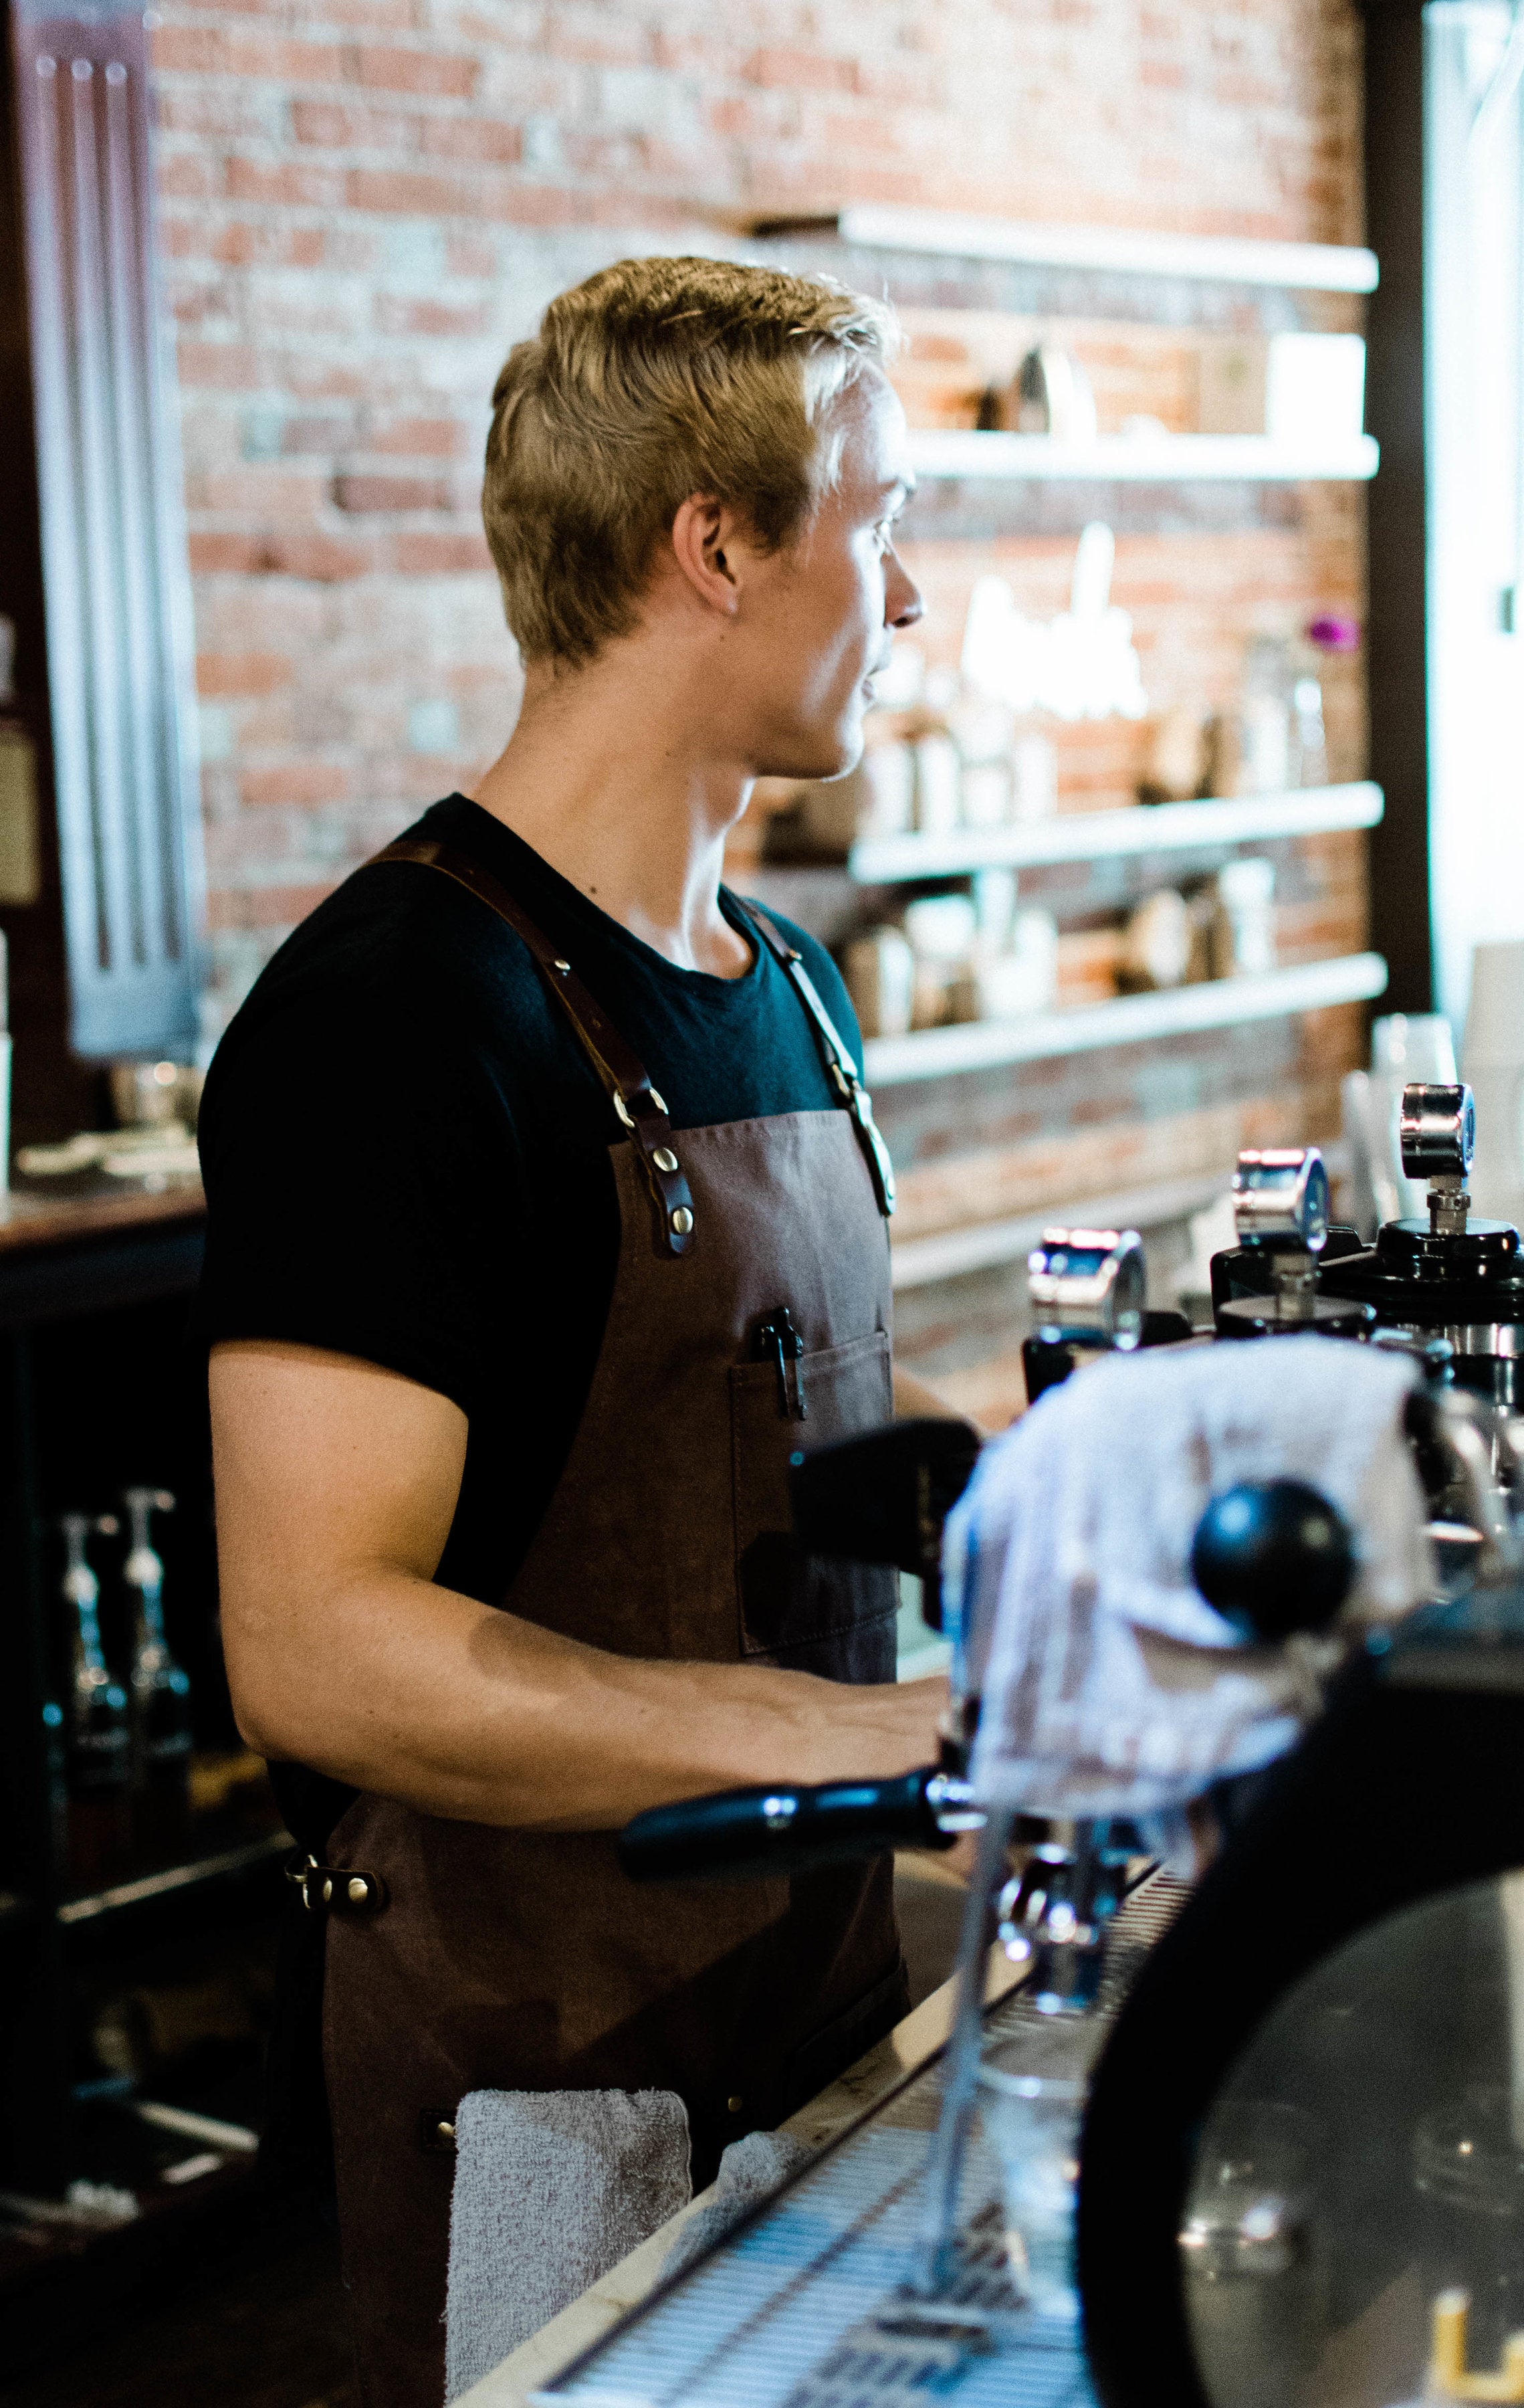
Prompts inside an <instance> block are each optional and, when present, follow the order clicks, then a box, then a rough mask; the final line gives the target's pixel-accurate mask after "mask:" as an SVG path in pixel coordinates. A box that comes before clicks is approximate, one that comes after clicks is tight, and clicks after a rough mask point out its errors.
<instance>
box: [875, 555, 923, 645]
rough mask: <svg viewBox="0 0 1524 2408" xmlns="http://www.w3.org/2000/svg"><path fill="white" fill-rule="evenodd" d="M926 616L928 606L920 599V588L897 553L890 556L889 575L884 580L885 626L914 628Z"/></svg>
mask: <svg viewBox="0 0 1524 2408" xmlns="http://www.w3.org/2000/svg"><path fill="white" fill-rule="evenodd" d="M925 615H926V605H925V603H924V602H923V601H922V600H921V598H920V588H919V585H918V584H917V583H916V581H915V579H914V578H913V577H912V576H911V575H910V574H909V572H908V570H907V569H906V567H905V565H904V561H903V560H902V559H901V558H900V555H899V553H898V552H892V551H891V552H890V555H889V575H888V577H887V578H886V579H885V581H884V624H885V626H886V627H913V626H914V625H915V624H916V621H917V620H918V619H923V618H924V617H925Z"/></svg>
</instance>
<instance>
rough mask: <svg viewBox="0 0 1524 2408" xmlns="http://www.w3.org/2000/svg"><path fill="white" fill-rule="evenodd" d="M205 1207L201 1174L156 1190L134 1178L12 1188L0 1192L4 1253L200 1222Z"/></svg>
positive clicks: (0, 1232)
mask: <svg viewBox="0 0 1524 2408" xmlns="http://www.w3.org/2000/svg"><path fill="white" fill-rule="evenodd" d="M206 1211H207V1198H206V1196H205V1194H204V1193H203V1190H202V1185H201V1182H200V1180H199V1179H177V1180H174V1181H172V1182H171V1183H169V1184H168V1185H167V1186H164V1187H162V1188H159V1189H157V1190H150V1188H148V1187H147V1186H145V1185H141V1184H139V1183H137V1182H136V1181H131V1182H129V1181H125V1180H112V1181H111V1182H110V1183H108V1184H107V1183H103V1184H102V1185H101V1187H99V1188H98V1189H93V1190H92V1192H91V1193H89V1194H88V1195H81V1194H79V1193H78V1188H77V1187H71V1188H70V1190H69V1192H67V1193H64V1192H61V1186H55V1187H54V1188H53V1189H51V1190H50V1189H49V1188H47V1187H44V1186H42V1185H41V1184H40V1183H39V1184H38V1185H36V1186H32V1187H22V1188H13V1189H12V1190H11V1192H10V1194H9V1195H7V1196H4V1197H0V1255H6V1254H22V1253H25V1252H27V1251H29V1250H32V1249H36V1248H40V1247H44V1246H67V1245H73V1244H77V1243H78V1241H79V1240H81V1239H83V1240H89V1239H92V1238H119V1237H123V1236H125V1235H127V1234H128V1233H129V1232H130V1231H132V1230H134V1229H140V1228H145V1229H146V1228H156V1227H161V1226H164V1225H165V1224H167V1223H170V1222H199V1221H201V1220H202V1219H204V1218H205V1215H206Z"/></svg>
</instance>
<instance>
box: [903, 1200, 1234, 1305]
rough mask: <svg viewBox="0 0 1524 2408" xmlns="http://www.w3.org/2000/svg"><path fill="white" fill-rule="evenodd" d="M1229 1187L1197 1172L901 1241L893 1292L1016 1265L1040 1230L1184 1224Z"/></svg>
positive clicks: (1151, 1226)
mask: <svg viewBox="0 0 1524 2408" xmlns="http://www.w3.org/2000/svg"><path fill="white" fill-rule="evenodd" d="M1231 1186H1232V1171H1231V1170H1218V1171H1216V1172H1213V1173H1211V1174H1210V1175H1208V1174H1207V1173H1205V1172H1202V1173H1199V1174H1198V1175H1197V1176H1196V1177H1195V1178H1193V1179H1166V1180H1158V1181H1155V1182H1154V1183H1152V1184H1151V1185H1149V1186H1147V1187H1127V1188H1123V1189H1121V1190H1119V1191H1118V1193H1117V1194H1115V1195H1109V1196H1087V1197H1081V1198H1080V1199H1079V1201H1078V1202H1076V1203H1069V1204H1049V1205H1048V1206H1047V1210H1046V1211H1041V1212H1022V1213H1018V1215H1016V1216H1015V1217H1014V1218H1013V1219H1011V1220H1007V1221H976V1222H973V1223H971V1224H969V1226H966V1227H964V1228H961V1229H938V1230H935V1231H934V1232H933V1234H932V1235H931V1236H930V1237H925V1238H906V1239H904V1240H899V1241H897V1242H892V1245H891V1251H892V1254H893V1277H894V1285H895V1289H896V1291H898V1290H900V1289H902V1288H911V1287H932V1286H933V1285H934V1284H935V1283H936V1282H937V1281H938V1280H945V1279H961V1278H962V1277H964V1276H965V1274H966V1273H968V1272H969V1271H986V1270H993V1269H998V1267H999V1266H1000V1265H1001V1264H1002V1263H1015V1262H1019V1261H1020V1260H1021V1258H1022V1256H1023V1255H1025V1254H1030V1253H1031V1252H1032V1249H1033V1246H1034V1245H1036V1243H1037V1241H1038V1240H1039V1239H1040V1238H1041V1236H1042V1234H1043V1231H1044V1230H1045V1229H1053V1228H1059V1229H1078V1228H1085V1229H1157V1228H1160V1227H1161V1226H1163V1224H1164V1223H1165V1222H1168V1221H1184V1220H1186V1219H1187V1218H1188V1217H1189V1214H1190V1213H1192V1212H1204V1211H1205V1210H1206V1208H1207V1206H1208V1205H1209V1204H1213V1203H1215V1202H1216V1201H1217V1199H1218V1197H1219V1196H1225V1195H1226V1194H1227V1192H1228V1190H1229V1188H1230V1187H1231ZM890 1238H891V1240H892V1239H893V1225H892V1223H891V1224H890Z"/></svg>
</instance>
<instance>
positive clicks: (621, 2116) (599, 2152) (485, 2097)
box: [445, 2090, 692, 2401]
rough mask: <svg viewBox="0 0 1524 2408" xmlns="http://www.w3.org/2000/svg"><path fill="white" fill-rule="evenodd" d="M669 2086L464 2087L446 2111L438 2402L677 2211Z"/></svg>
mask: <svg viewBox="0 0 1524 2408" xmlns="http://www.w3.org/2000/svg"><path fill="white" fill-rule="evenodd" d="M691 2187H692V2186H691V2181H690V2178H689V2151H688V2110H687V2108H686V2107H685V2106H684V2105H683V2102H682V2100H680V2099H679V2098H678V2097H677V2092H676V2091H673V2090H634V2091H631V2090H545V2091H534V2090H473V2091H471V2092H470V2093H469V2095H468V2096H467V2097H466V2098H464V2099H463V2100H461V2103H460V2106H459V2108H458V2110H457V2112H456V2116H455V2187H454V2191H453V2194H452V2197H451V2200H450V2215H449V2288H448V2291H447V2293H446V2305H445V2398H446V2400H447V2401H450V2400H457V2399H459V2397H460V2395H461V2393H462V2392H463V2391H469V2390H470V2388H471V2386H472V2385H473V2384H474V2383H478V2382H479V2381H480V2380H481V2377H482V2376H483V2375H484V2374H486V2373H488V2372H491V2368H493V2367H494V2366H497V2365H499V2364H500V2363H501V2362H502V2360H503V2359H504V2358H506V2357H507V2356H508V2354H509V2352H510V2351H511V2350H515V2349H517V2348H518V2346H519V2344H520V2342H522V2341H527V2340H528V2339H529V2336H530V2334H531V2333H534V2332H538V2330H539V2329H540V2327H541V2326H542V2325H544V2324H548V2323H549V2321H550V2318H551V2317H552V2316H554V2315H560V2313H561V2311H562V2309H563V2308H564V2307H566V2306H568V2305H569V2304H570V2302H571V2301H572V2300H575V2299H578V2298H580V2296H581V2294H582V2293H583V2292H584V2291H585V2290H586V2289H587V2287H588V2286H589V2284H590V2283H595V2282H596V2281H597V2280H598V2277H599V2276H600V2274H606V2273H607V2272H608V2270H609V2268H610V2267H611V2266H617V2265H618V2263H619V2261H620V2258H621V2257H626V2256H627V2255H628V2254H629V2252H630V2251H631V2250H632V2249H634V2248H637V2247H638V2246H639V2244H640V2243H641V2242H642V2241H647V2240H648V2239H649V2238H650V2236H651V2234H652V2233H653V2232H654V2231H655V2230H656V2229H657V2228H658V2226H660V2225H662V2224H664V2223H665V2222H666V2220H667V2218H668V2216H669V2215H676V2214H677V2210H678V2209H679V2208H680V2207H686V2206H687V2204H688V2200H689V2198H690V2196H691Z"/></svg>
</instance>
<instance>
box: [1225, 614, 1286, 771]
mask: <svg viewBox="0 0 1524 2408" xmlns="http://www.w3.org/2000/svg"><path fill="white" fill-rule="evenodd" d="M1291 688H1292V677H1291V651H1290V646H1289V644H1288V643H1287V642H1286V641H1285V640H1284V638H1281V637H1279V636H1256V637H1255V638H1254V639H1253V641H1252V643H1251V644H1250V645H1249V650H1248V659H1247V662H1246V665H1245V670H1244V692H1243V698H1242V700H1241V702H1240V704H1239V712H1238V775H1237V778H1236V781H1235V785H1234V791H1235V792H1236V793H1237V794H1240V795H1275V794H1281V793H1283V792H1284V791H1285V789H1286V788H1287V787H1288V786H1289V785H1290V784H1291V783H1292V782H1293V781H1292V776H1291V767H1292V763H1291V725H1292V708H1291Z"/></svg>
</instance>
